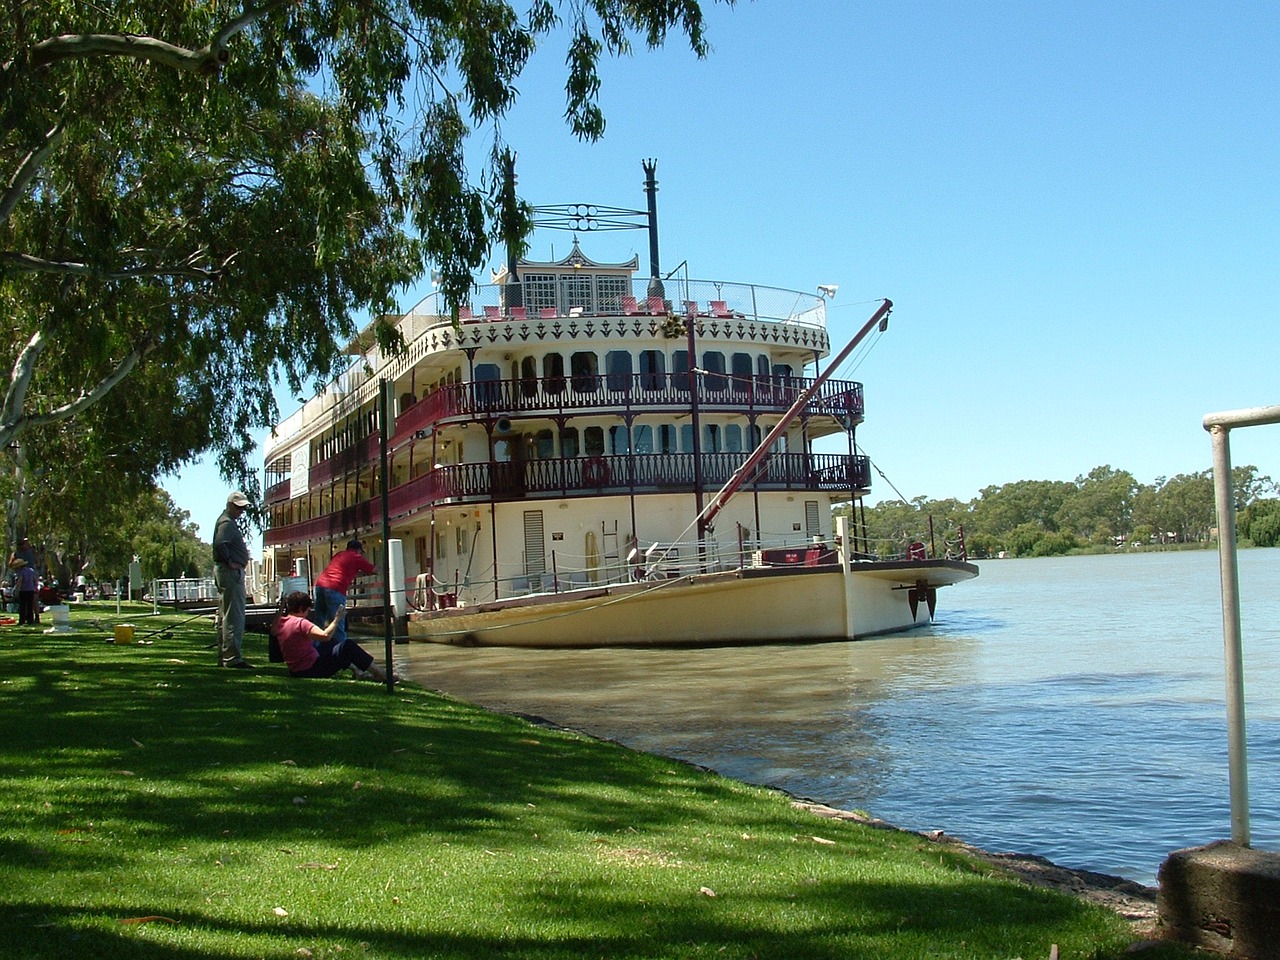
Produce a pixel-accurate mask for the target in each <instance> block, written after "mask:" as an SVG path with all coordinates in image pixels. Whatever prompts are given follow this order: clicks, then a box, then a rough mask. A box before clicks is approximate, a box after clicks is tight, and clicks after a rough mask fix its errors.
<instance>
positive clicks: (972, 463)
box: [164, 0, 1280, 539]
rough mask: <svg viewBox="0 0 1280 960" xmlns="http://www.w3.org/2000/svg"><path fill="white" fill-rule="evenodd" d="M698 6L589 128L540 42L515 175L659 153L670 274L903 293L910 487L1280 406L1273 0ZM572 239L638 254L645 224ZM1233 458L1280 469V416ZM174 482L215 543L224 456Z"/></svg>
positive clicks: (900, 392) (860, 311)
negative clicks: (703, 23)
mask: <svg viewBox="0 0 1280 960" xmlns="http://www.w3.org/2000/svg"><path fill="white" fill-rule="evenodd" d="M708 32H709V36H710V40H711V43H712V45H713V48H714V49H713V51H712V53H711V55H710V57H709V58H708V59H706V60H705V61H698V60H696V59H695V58H694V57H693V56H692V54H690V53H689V52H688V51H687V48H685V47H683V46H681V45H679V44H677V43H674V42H673V43H671V44H670V45H669V46H668V48H667V49H665V50H662V51H658V52H656V53H651V52H645V51H640V52H637V53H636V54H635V55H633V56H632V57H630V58H628V59H626V60H624V61H620V62H612V63H609V64H606V66H605V69H604V86H603V90H602V94H601V103H602V105H603V107H604V109H605V113H606V116H607V118H608V129H607V131H606V133H605V138H604V140H603V141H602V142H600V143H597V144H594V145H583V144H579V143H578V142H577V141H575V140H574V138H573V137H572V136H571V135H570V134H569V132H568V131H567V129H566V128H565V126H564V124H563V123H562V121H561V119H560V118H561V115H562V113H563V98H562V94H561V90H562V87H563V75H564V71H563V56H562V48H560V47H557V46H556V45H555V44H548V45H547V47H546V48H545V49H544V50H543V51H542V52H541V53H540V55H539V57H538V58H536V59H535V62H534V63H533V64H532V65H531V67H530V69H529V70H528V71H527V72H526V74H525V76H524V78H523V79H522V81H521V83H520V87H521V90H522V91H523V97H522V100H521V102H520V103H519V105H518V106H517V108H516V109H515V110H514V111H513V113H512V114H511V116H510V117H509V118H508V119H507V120H506V121H505V122H504V124H503V128H502V129H503V134H504V136H505V137H506V139H507V140H508V141H509V142H510V143H511V144H512V146H513V147H514V148H515V149H516V150H517V151H518V153H519V161H518V168H517V169H518V173H519V178H520V184H519V185H520V192H521V195H522V196H524V197H525V198H526V199H528V200H529V201H531V202H533V203H535V204H551V203H569V202H578V201H584V202H595V203H603V204H610V205H617V206H628V207H637V208H639V207H643V205H644V196H643V193H642V190H641V184H642V180H643V173H642V171H641V168H640V160H641V159H642V158H646V157H656V158H658V161H659V165H658V179H659V183H660V191H659V196H658V203H659V214H658V220H659V226H660V230H661V243H662V267H663V268H664V269H670V268H672V267H674V266H675V265H677V264H679V263H680V262H681V261H682V260H686V259H687V260H688V262H689V271H690V276H692V277H695V278H701V279H720V280H730V281H739V282H752V283H761V284H765V285H770V286H780V287H789V288H793V289H798V290H814V289H815V288H816V286H817V284H819V283H836V284H839V285H840V291H839V293H838V295H837V297H836V299H835V301H834V302H833V305H832V306H833V309H832V310H831V311H830V312H829V314H828V319H829V325H830V327H831V334H832V341H833V344H843V342H844V341H845V340H846V339H847V338H848V337H849V336H851V335H852V334H853V332H854V331H855V330H856V329H857V328H858V327H859V326H860V325H861V324H862V322H863V321H864V320H865V319H866V317H867V316H869V315H870V313H871V310H872V309H873V305H871V304H869V303H866V302H865V301H869V300H873V299H876V298H880V297H889V298H890V299H892V300H893V301H894V303H895V305H896V307H895V311H894V315H893V318H892V321H891V325H890V330H889V333H888V334H887V336H885V337H884V338H882V339H881V340H880V341H879V343H878V345H877V346H876V349H875V350H874V351H873V352H872V353H871V354H870V356H869V357H868V358H867V359H866V360H865V362H863V363H862V365H861V366H860V367H859V369H858V370H857V371H856V372H855V373H854V376H855V377H856V378H857V379H859V380H861V381H863V382H864V383H865V385H866V395H867V420H866V423H865V424H864V425H863V426H862V427H860V428H859V431H858V440H859V444H860V446H861V447H862V448H863V450H864V451H865V452H866V453H868V454H869V455H870V456H871V458H872V460H873V461H874V462H875V463H876V464H877V465H878V466H879V467H880V468H881V469H882V470H883V471H884V472H885V474H886V475H887V476H888V478H889V479H890V480H891V481H892V482H893V484H894V485H895V486H896V487H897V489H898V490H900V491H901V492H902V494H903V495H904V496H906V497H908V498H911V497H915V496H918V495H925V496H928V497H930V498H941V497H957V498H959V499H961V500H969V499H972V498H974V497H976V496H977V495H978V492H979V490H980V489H981V488H983V487H984V486H987V485H992V484H996V485H998V484H1003V483H1009V482H1013V481H1017V480H1030V479H1050V480H1071V479H1074V478H1075V477H1076V476H1078V475H1080V474H1083V473H1087V472H1088V471H1089V470H1091V469H1092V468H1093V467H1095V466H1098V465H1100V464H1110V465H1111V466H1113V467H1116V468H1119V469H1126V470H1129V471H1130V472H1131V473H1133V474H1134V476H1135V477H1136V478H1137V479H1138V481H1139V482H1142V483H1151V482H1153V481H1155V480H1156V478H1158V477H1161V476H1172V475H1174V474H1178V473H1190V472H1194V471H1198V470H1203V469H1206V468H1207V467H1209V465H1210V459H1211V453H1210V446H1209V437H1208V434H1207V433H1205V431H1204V430H1203V428H1202V427H1201V420H1202V419H1203V417H1204V415H1205V414H1206V413H1210V412H1217V411H1221V410H1233V409H1237V408H1242V407H1255V406H1264V405H1270V404H1276V403H1280V386H1278V385H1277V380H1278V378H1277V374H1276V365H1277V364H1278V363H1280V179H1278V178H1280V113H1277V108H1278V107H1280V7H1277V6H1275V5H1273V4H1267V3H1235V2H1219V3H1215V4H1193V3H1177V2H1126V0H1121V2H1118V3H1117V2H1106V3H1104V2H1088V3H1084V2H1065V3H1061V4H1041V3H1026V2H1022V0H1018V2H1013V0H998V2H983V3H973V2H956V3H946V4H936V3H901V2H880V3H874V2H873V3H831V2H829V0H822V2H819V0H788V2H781V0H758V2H741V3H739V5H738V6H737V7H736V8H734V9H732V10H730V9H726V8H724V7H723V6H719V5H708ZM482 136H483V134H482ZM485 146H486V143H485V142H483V141H482V142H479V143H478V144H477V158H479V157H480V155H481V153H482V152H483V150H484V148H485ZM478 169H479V162H478V161H477V170H478ZM570 242H571V238H570V236H569V235H568V234H564V233H547V234H542V235H539V236H537V237H535V239H534V245H533V248H532V251H531V252H532V255H535V256H541V255H544V254H548V253H550V252H551V245H552V244H554V246H555V250H556V252H557V254H558V255H563V254H564V253H566V252H567V251H568V246H569V243H570ZM582 243H583V247H584V250H585V251H586V253H587V254H588V255H589V256H592V255H594V256H596V257H597V258H598V259H614V258H622V257H626V256H630V254H631V253H632V252H636V253H639V254H640V257H641V263H642V266H644V265H647V242H646V240H645V237H644V234H643V233H641V232H628V233H613V234H591V235H584V236H583V237H582ZM502 259H503V257H502V254H501V253H500V252H495V253H494V255H493V257H492V262H493V264H494V265H495V266H496V265H497V264H499V263H500V262H501V261H502ZM428 290H429V287H427V286H426V285H425V284H424V285H423V286H422V287H421V288H419V289H416V290H415V291H412V292H409V293H406V295H405V297H404V300H403V306H404V307H406V308H407V307H409V306H411V305H412V304H413V303H414V302H416V300H417V299H418V298H419V296H421V295H422V294H424V293H426V292H427V291H428ZM291 410H292V408H291V407H288V406H286V407H284V409H283V412H284V413H285V414H287V413H289V412H291ZM1232 453H1233V461H1234V462H1235V463H1236V464H1246V463H1251V464H1255V465H1256V466H1258V467H1259V469H1260V470H1261V471H1262V472H1263V473H1265V474H1269V475H1270V476H1271V477H1272V478H1274V479H1277V480H1280V427H1271V428H1267V427H1259V428H1252V429H1248V430H1237V431H1234V432H1233V435H1232ZM164 485H165V487H166V489H168V490H169V491H170V493H171V494H173V496H174V498H175V500H176V501H177V503H178V505H179V506H180V507H182V508H183V509H186V510H189V511H191V513H192V515H193V518H194V519H195V520H196V521H197V522H198V523H200V525H201V532H202V535H203V536H205V538H206V539H207V537H208V535H209V532H210V530H211V528H212V525H213V520H214V518H215V517H216V515H217V513H218V511H219V510H220V509H221V504H222V500H223V498H224V497H225V493H226V486H225V485H224V484H223V483H222V481H221V480H220V479H219V478H218V477H217V473H216V471H215V470H214V469H213V468H212V467H210V466H205V465H200V466H195V467H192V468H190V469H188V470H186V471H184V473H183V475H182V477H181V478H175V479H171V480H169V481H168V482H166V483H165V484H164ZM894 496H895V494H894V492H893V490H892V489H890V488H889V486H888V485H887V484H885V483H883V481H879V479H878V478H877V484H876V488H875V491H874V495H873V497H872V500H873V501H874V500H878V499H884V498H893V497H894Z"/></svg>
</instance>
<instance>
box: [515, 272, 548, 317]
mask: <svg viewBox="0 0 1280 960" xmlns="http://www.w3.org/2000/svg"><path fill="white" fill-rule="evenodd" d="M521 279H522V280H523V281H524V305H525V306H526V307H527V308H528V309H529V312H530V313H531V314H534V315H537V313H538V311H539V310H541V309H542V308H544V307H555V305H556V278H555V274H551V273H526V274H524V276H523V277H521Z"/></svg>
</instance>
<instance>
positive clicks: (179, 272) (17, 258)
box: [0, 250, 235, 280]
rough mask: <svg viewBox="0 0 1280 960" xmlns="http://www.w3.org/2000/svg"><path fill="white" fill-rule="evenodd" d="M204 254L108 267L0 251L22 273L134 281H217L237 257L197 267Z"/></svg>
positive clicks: (4, 261)
mask: <svg viewBox="0 0 1280 960" xmlns="http://www.w3.org/2000/svg"><path fill="white" fill-rule="evenodd" d="M203 255H204V252H203V251H196V252H194V253H192V254H189V255H188V256H186V257H184V258H183V259H182V260H180V261H178V262H177V263H168V264H149V265H146V266H140V267H121V268H120V269H117V270H106V269H103V268H101V267H95V266H93V265H91V264H88V263H81V262H79V261H76V260H47V259H45V258H44V257H33V256H32V255H31V254H29V253H17V252H15V251H12V250H0V264H4V265H7V266H8V267H10V268H11V269H13V270H16V271H18V272H20V273H56V274H62V275H64V276H77V277H100V278H102V279H105V280H133V279H137V278H139V277H187V278H189V279H193V280H215V279H217V278H218V277H219V276H220V275H221V274H222V271H223V270H224V269H226V266H227V264H229V263H230V262H231V261H232V260H233V259H234V258H235V255H234V254H232V255H231V256H229V257H227V258H226V259H225V260H223V261H222V263H220V264H218V265H217V266H215V267H201V266H197V263H198V261H199V260H200V258H201V257H202V256H203Z"/></svg>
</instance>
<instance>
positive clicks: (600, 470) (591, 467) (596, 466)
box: [582, 457, 609, 487]
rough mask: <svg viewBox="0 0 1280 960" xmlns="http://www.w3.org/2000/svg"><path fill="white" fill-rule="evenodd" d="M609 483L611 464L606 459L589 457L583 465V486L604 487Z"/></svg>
mask: <svg viewBox="0 0 1280 960" xmlns="http://www.w3.org/2000/svg"><path fill="white" fill-rule="evenodd" d="M608 482H609V464H608V463H607V462H606V461H605V459H604V457H587V459H586V460H584V461H583V463H582V484H583V486H586V487H603V486H604V485H605V484H607V483H608Z"/></svg>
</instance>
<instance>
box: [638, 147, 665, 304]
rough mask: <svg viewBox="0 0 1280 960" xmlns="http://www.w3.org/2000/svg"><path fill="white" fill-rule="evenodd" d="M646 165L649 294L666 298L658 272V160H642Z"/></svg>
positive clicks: (645, 189)
mask: <svg viewBox="0 0 1280 960" xmlns="http://www.w3.org/2000/svg"><path fill="white" fill-rule="evenodd" d="M640 165H641V166H642V167H644V173H645V180H644V193H645V198H646V199H647V200H648V204H649V292H648V296H651V297H662V298H663V299H666V295H667V291H666V288H665V287H663V285H662V277H661V276H660V275H659V272H658V179H657V173H658V161H657V160H656V159H654V160H641V161H640Z"/></svg>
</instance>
